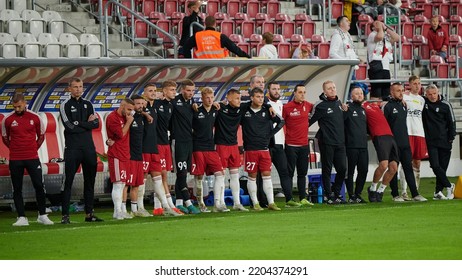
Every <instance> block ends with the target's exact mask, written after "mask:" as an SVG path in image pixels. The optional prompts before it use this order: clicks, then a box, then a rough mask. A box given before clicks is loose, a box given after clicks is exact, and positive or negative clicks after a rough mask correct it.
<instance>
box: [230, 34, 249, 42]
mask: <svg viewBox="0 0 462 280" xmlns="http://www.w3.org/2000/svg"><path fill="white" fill-rule="evenodd" d="M229 39H230V40H231V41H233V42H234V43H236V44H239V43H245V39H244V37H242V35H241V34H231V35H229Z"/></svg>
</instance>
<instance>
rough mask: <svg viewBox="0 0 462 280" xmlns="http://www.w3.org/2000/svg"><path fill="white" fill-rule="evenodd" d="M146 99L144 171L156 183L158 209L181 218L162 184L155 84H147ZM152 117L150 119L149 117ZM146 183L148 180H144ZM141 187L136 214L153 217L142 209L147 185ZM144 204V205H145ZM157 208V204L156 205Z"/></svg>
mask: <svg viewBox="0 0 462 280" xmlns="http://www.w3.org/2000/svg"><path fill="white" fill-rule="evenodd" d="M143 96H144V99H145V100H146V101H147V102H145V109H144V114H145V123H144V131H143V141H142V145H143V149H142V150H143V169H144V173H145V174H146V175H148V174H149V175H151V177H152V180H153V181H154V193H155V200H157V202H158V204H159V206H160V207H158V208H159V209H160V210H161V212H162V214H166V215H171V216H179V215H180V214H178V213H177V212H175V211H174V210H172V207H170V206H169V204H168V201H167V197H166V193H165V189H164V186H163V184H162V164H161V158H160V155H159V149H158V145H157V119H158V115H157V112H156V108H155V103H156V102H158V101H155V98H156V86H155V85H154V84H147V85H146V86H145V87H144V92H143ZM147 115H149V116H150V118H148V117H147ZM149 119H150V120H151V121H149ZM144 182H146V179H145V180H144ZM144 182H143V185H141V186H140V187H139V189H141V191H140V190H138V212H137V213H135V215H137V216H142V217H147V216H152V215H151V214H149V213H148V212H147V211H146V210H145V209H144V205H142V207H141V208H140V203H143V199H144V188H145V184H144ZM167 190H168V189H167ZM139 196H141V197H139ZM143 204H144V203H143ZM154 204H155V205H154V206H156V203H154ZM155 210H156V208H155V209H154V212H155Z"/></svg>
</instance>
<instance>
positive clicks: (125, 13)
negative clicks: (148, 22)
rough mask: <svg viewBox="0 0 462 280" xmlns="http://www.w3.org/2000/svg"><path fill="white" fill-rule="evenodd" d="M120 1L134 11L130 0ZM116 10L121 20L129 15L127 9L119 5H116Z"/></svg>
mask: <svg viewBox="0 0 462 280" xmlns="http://www.w3.org/2000/svg"><path fill="white" fill-rule="evenodd" d="M120 3H121V4H122V5H124V6H125V7H127V8H129V9H130V10H132V11H133V12H136V11H135V9H134V8H133V7H132V0H122V1H120ZM116 11H117V14H118V15H119V16H120V19H121V20H122V21H124V20H126V18H127V16H131V15H130V14H129V13H128V11H127V10H125V9H122V8H120V7H119V6H117V7H116Z"/></svg>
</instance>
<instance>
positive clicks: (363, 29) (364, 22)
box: [356, 14, 374, 40]
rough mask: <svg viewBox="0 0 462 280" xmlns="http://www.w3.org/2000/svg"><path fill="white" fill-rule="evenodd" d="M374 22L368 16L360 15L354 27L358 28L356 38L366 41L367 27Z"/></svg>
mask: <svg viewBox="0 0 462 280" xmlns="http://www.w3.org/2000/svg"><path fill="white" fill-rule="evenodd" d="M373 22H374V19H373V18H372V17H371V16H370V15H366V14H360V15H359V16H358V21H357V22H356V27H357V28H358V36H359V39H361V40H367V35H368V33H367V32H368V30H370V28H369V26H370V25H371V24H372V23H373Z"/></svg>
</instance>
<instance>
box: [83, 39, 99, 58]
mask: <svg viewBox="0 0 462 280" xmlns="http://www.w3.org/2000/svg"><path fill="white" fill-rule="evenodd" d="M80 43H81V44H82V45H83V49H84V54H85V56H86V57H91V58H98V57H101V56H103V48H104V46H103V44H102V43H101V42H100V41H99V39H98V37H96V35H95V34H89V33H84V34H81V35H80Z"/></svg>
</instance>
